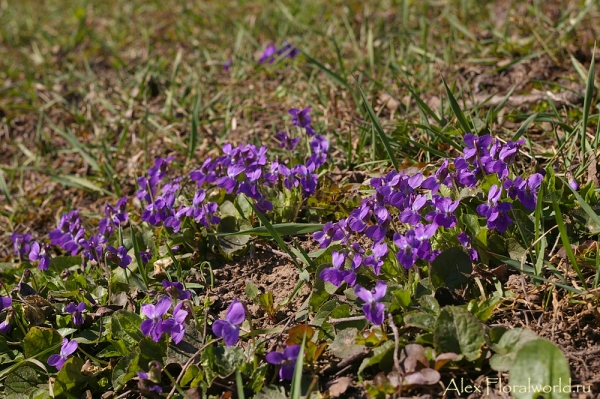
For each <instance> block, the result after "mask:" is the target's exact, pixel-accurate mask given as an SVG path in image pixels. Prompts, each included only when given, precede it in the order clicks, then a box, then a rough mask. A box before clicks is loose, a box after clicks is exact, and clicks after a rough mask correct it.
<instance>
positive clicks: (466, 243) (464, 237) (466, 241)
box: [456, 231, 479, 262]
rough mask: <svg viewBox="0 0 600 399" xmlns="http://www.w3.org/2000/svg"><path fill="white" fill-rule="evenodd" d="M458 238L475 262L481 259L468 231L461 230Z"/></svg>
mask: <svg viewBox="0 0 600 399" xmlns="http://www.w3.org/2000/svg"><path fill="white" fill-rule="evenodd" d="M456 238H457V239H458V242H459V243H460V245H462V246H463V247H464V248H465V249H466V250H467V252H468V253H469V258H471V261H473V262H475V261H476V260H478V259H479V255H478V254H477V251H475V249H474V248H473V247H472V246H471V237H469V236H468V235H467V233H465V232H464V231H463V232H460V233H459V234H458V236H456Z"/></svg>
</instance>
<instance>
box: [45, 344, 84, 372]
mask: <svg viewBox="0 0 600 399" xmlns="http://www.w3.org/2000/svg"><path fill="white" fill-rule="evenodd" d="M77 346H78V345H77V341H75V340H71V341H69V340H68V339H66V338H64V339H63V340H62V346H61V347H60V354H58V355H52V356H50V357H49V358H48V364H49V365H50V366H54V367H56V368H57V369H58V370H60V369H61V368H62V366H63V364H65V362H66V361H67V358H68V357H69V356H70V355H72V354H73V353H74V352H75V351H76V350H77Z"/></svg>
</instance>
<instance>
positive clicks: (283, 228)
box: [209, 223, 323, 237]
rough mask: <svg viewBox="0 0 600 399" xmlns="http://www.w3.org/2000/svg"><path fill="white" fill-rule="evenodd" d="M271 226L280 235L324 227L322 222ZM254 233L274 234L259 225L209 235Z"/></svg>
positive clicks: (303, 232) (263, 235)
mask: <svg viewBox="0 0 600 399" xmlns="http://www.w3.org/2000/svg"><path fill="white" fill-rule="evenodd" d="M271 228H272V229H273V230H275V231H276V232H277V233H278V234H279V235H280V236H295V235H299V234H309V233H314V232H315V231H319V230H321V229H322V228H323V225H322V224H318V223H279V224H272V225H271ZM249 234H254V235H257V236H261V237H270V236H271V235H272V234H271V232H270V231H269V229H268V228H267V227H266V225H265V226H259V227H255V228H252V229H248V230H240V231H235V232H232V233H212V234H209V235H214V236H219V237H222V236H242V235H249Z"/></svg>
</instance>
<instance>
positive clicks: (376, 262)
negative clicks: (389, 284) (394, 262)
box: [363, 242, 389, 276]
mask: <svg viewBox="0 0 600 399" xmlns="http://www.w3.org/2000/svg"><path fill="white" fill-rule="evenodd" d="M388 253H389V251H388V247H387V244H386V243H385V242H381V243H377V244H374V245H373V248H372V249H371V255H369V256H367V257H366V258H365V259H364V260H363V264H364V265H365V266H370V267H372V268H373V272H374V273H375V275H376V276H379V272H380V271H381V266H383V260H384V259H385V258H387V256H388Z"/></svg>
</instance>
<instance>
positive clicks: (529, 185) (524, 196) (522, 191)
mask: <svg viewBox="0 0 600 399" xmlns="http://www.w3.org/2000/svg"><path fill="white" fill-rule="evenodd" d="M542 180H544V176H542V175H541V174H539V173H534V174H533V175H531V176H529V177H528V178H527V180H524V181H523V182H522V183H521V184H520V185H519V186H518V187H517V197H518V198H519V201H521V204H523V207H524V208H525V209H528V210H530V211H533V210H534V209H535V206H536V203H537V188H538V187H539V186H540V184H542Z"/></svg>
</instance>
